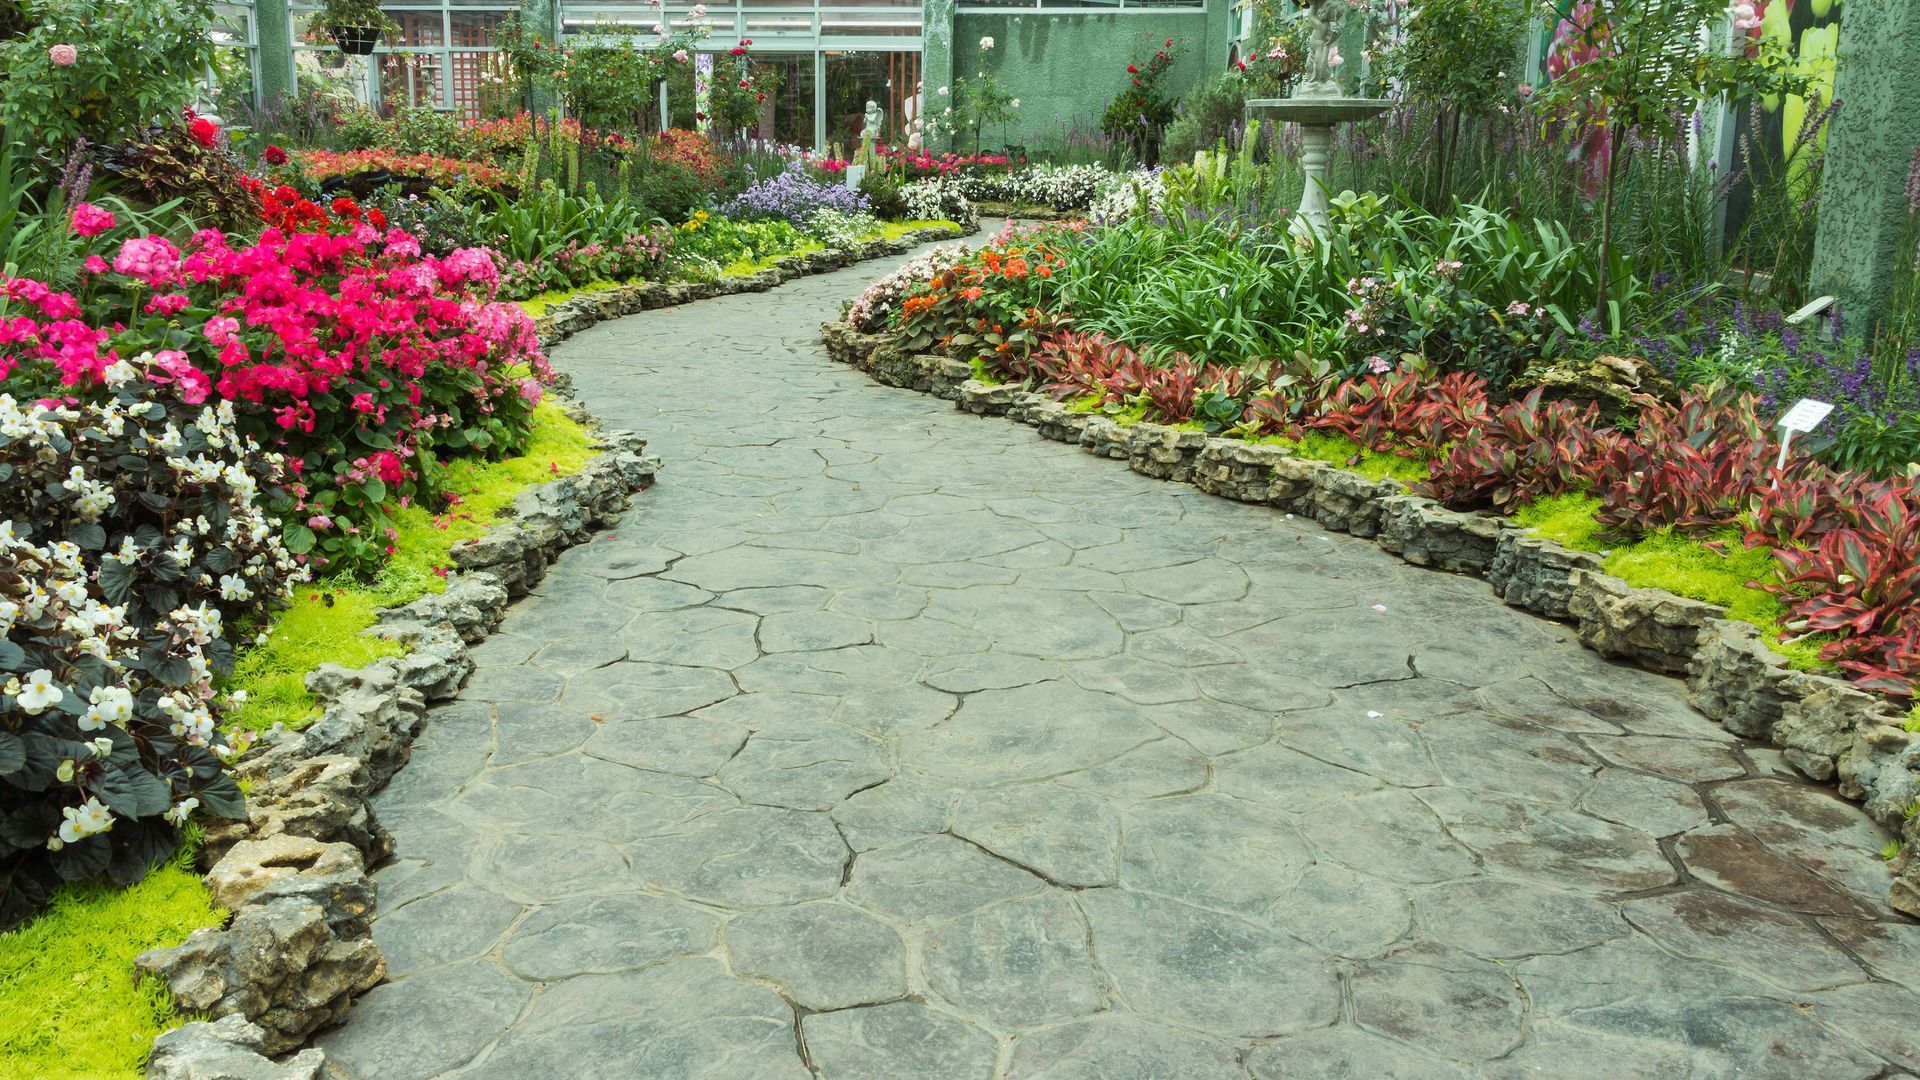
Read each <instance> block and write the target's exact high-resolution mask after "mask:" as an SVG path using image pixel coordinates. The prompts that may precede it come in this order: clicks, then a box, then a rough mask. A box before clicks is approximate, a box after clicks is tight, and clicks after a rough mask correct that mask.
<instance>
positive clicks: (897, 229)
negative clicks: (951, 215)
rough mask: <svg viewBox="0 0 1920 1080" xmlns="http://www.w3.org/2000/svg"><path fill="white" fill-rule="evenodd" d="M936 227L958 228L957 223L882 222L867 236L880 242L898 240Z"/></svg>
mask: <svg viewBox="0 0 1920 1080" xmlns="http://www.w3.org/2000/svg"><path fill="white" fill-rule="evenodd" d="M936 225H945V226H946V227H947V228H949V229H957V228H959V227H960V225H959V223H958V222H953V221H883V222H881V223H880V227H879V228H877V229H875V230H873V232H872V233H871V234H869V235H871V236H873V237H876V238H878V239H881V240H898V239H900V238H901V237H903V236H905V235H907V234H908V233H910V232H917V231H918V230H920V229H931V228H933V227H934V226H936Z"/></svg>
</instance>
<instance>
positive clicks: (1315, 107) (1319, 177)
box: [1247, 0, 1393, 236]
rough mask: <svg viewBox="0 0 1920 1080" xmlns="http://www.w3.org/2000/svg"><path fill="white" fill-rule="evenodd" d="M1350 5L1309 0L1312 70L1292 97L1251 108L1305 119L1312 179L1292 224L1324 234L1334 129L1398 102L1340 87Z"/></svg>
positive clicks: (1305, 155)
mask: <svg viewBox="0 0 1920 1080" xmlns="http://www.w3.org/2000/svg"><path fill="white" fill-rule="evenodd" d="M1348 6H1349V3H1348V0H1305V7H1306V9H1307V20H1308V22H1309V23H1310V24H1311V26H1312V31H1311V35H1310V36H1309V38H1308V46H1307V70H1306V72H1305V74H1304V76H1303V77H1302V79H1301V82H1300V85H1299V86H1297V87H1295V88H1294V91H1293V96H1292V97H1287V98H1258V99H1255V100H1253V101H1249V102H1247V112H1248V114H1250V115H1252V116H1256V117H1261V118H1270V119H1273V120H1277V121H1280V122H1282V123H1290V124H1299V125H1300V131H1301V140H1300V141H1301V149H1300V167H1301V168H1302V169H1303V170H1305V172H1306V181H1307V182H1306V185H1305V186H1304V188H1303V189H1302V191H1301V193H1300V212H1299V213H1298V214H1297V215H1296V216H1295V218H1294V224H1293V227H1294V229H1296V230H1301V231H1307V232H1311V233H1313V234H1314V235H1316V236H1320V235H1325V233H1326V229H1327V224H1328V222H1327V151H1328V150H1329V149H1330V148H1331V147H1332V146H1333V129H1334V128H1336V127H1339V126H1340V125H1341V124H1346V123H1351V122H1352V121H1355V120H1365V119H1367V118H1368V117H1370V116H1378V115H1379V114H1381V113H1383V112H1385V111H1387V109H1389V108H1391V107H1392V106H1393V102H1391V101H1389V100H1387V99H1386V98H1363V97H1351V96H1348V95H1347V94H1346V93H1344V92H1343V91H1342V90H1341V89H1340V80H1339V79H1338V78H1337V77H1336V76H1335V75H1334V71H1335V69H1337V68H1338V67H1339V66H1340V61H1339V60H1338V59H1337V57H1338V56H1339V48H1340V20H1341V19H1342V18H1343V17H1344V16H1345V15H1346V13H1347V7H1348Z"/></svg>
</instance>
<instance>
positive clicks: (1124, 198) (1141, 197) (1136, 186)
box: [1087, 168, 1167, 225]
mask: <svg viewBox="0 0 1920 1080" xmlns="http://www.w3.org/2000/svg"><path fill="white" fill-rule="evenodd" d="M1166 194H1167V175H1166V170H1164V169H1158V168H1155V169H1136V170H1134V171H1133V172H1126V173H1114V174H1112V175H1110V176H1108V177H1107V179H1106V180H1105V181H1103V182H1102V183H1101V185H1100V189H1099V191H1097V192H1096V193H1095V195H1094V198H1093V201H1092V203H1091V204H1090V205H1089V206H1088V208H1087V218H1088V220H1090V221H1092V222H1093V223H1094V224H1095V225H1106V224H1110V223H1112V222H1116V221H1121V220H1124V219H1126V218H1129V217H1132V216H1133V214H1134V213H1135V212H1136V211H1137V212H1140V213H1152V212H1153V211H1154V210H1156V209H1158V208H1159V206H1160V204H1161V202H1162V201H1163V200H1164V199H1165V198H1166Z"/></svg>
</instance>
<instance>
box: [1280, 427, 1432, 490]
mask: <svg viewBox="0 0 1920 1080" xmlns="http://www.w3.org/2000/svg"><path fill="white" fill-rule="evenodd" d="M1291 445H1292V446H1293V448H1294V453H1296V454H1298V455H1300V456H1301V457H1303V458H1311V459H1312V460H1314V461H1325V462H1330V463H1332V464H1334V465H1338V466H1340V467H1341V468H1343V469H1352V470H1353V471H1354V472H1357V473H1359V474H1360V475H1361V476H1364V477H1366V478H1367V479H1369V480H1398V481H1399V482H1401V483H1403V484H1414V483H1418V482H1420V481H1422V480H1425V479H1426V478H1427V466H1426V464H1425V463H1424V462H1421V461H1417V460H1415V459H1413V458H1409V457H1401V456H1400V455H1399V454H1382V453H1380V452H1379V451H1377V450H1369V449H1367V448H1366V447H1364V446H1361V445H1360V444H1359V443H1357V442H1354V441H1353V440H1352V439H1349V438H1347V437H1346V436H1345V435H1329V434H1327V433H1326V432H1323V431H1310V432H1308V433H1307V437H1306V438H1304V439H1301V440H1300V441H1298V442H1294V443H1291Z"/></svg>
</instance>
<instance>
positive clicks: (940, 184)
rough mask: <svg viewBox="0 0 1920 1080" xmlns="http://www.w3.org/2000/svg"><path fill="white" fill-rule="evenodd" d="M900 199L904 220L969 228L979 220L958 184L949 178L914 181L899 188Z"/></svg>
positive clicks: (971, 203)
mask: <svg viewBox="0 0 1920 1080" xmlns="http://www.w3.org/2000/svg"><path fill="white" fill-rule="evenodd" d="M900 199H901V201H902V202H904V203H906V206H907V217H909V218H911V219H912V220H914V221H952V222H957V223H959V224H961V225H972V224H973V223H974V222H976V221H978V220H979V216H978V215H977V214H975V213H974V209H973V201H972V200H971V199H969V198H967V194H966V192H965V191H962V190H961V188H960V183H959V182H958V181H956V180H954V179H952V178H950V177H935V178H931V179H927V180H916V181H914V182H913V183H911V184H908V185H907V186H906V187H903V188H901V189H900Z"/></svg>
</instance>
